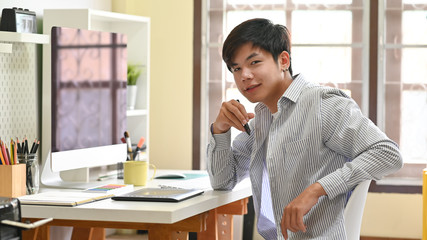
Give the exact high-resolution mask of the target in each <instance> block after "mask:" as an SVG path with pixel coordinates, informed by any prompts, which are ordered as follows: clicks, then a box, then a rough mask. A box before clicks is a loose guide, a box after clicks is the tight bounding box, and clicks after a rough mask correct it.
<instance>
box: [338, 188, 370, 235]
mask: <svg viewBox="0 0 427 240" xmlns="http://www.w3.org/2000/svg"><path fill="white" fill-rule="evenodd" d="M370 184H371V180H366V181H363V182H361V183H359V185H357V186H356V187H355V188H354V190H353V193H352V194H351V196H350V198H349V200H348V202H347V205H346V206H345V209H344V221H345V231H346V232H347V239H348V240H359V239H360V228H361V225H362V216H363V209H364V208H365V202H366V196H367V195H368V189H369V185H370Z"/></svg>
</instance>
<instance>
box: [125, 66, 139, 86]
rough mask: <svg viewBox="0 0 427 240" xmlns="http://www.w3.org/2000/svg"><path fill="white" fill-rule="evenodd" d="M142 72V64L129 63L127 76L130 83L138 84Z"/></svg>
mask: <svg viewBox="0 0 427 240" xmlns="http://www.w3.org/2000/svg"><path fill="white" fill-rule="evenodd" d="M141 72H142V68H141V65H136V64H129V65H128V76H127V83H128V85H136V82H137V80H138V77H139V75H140V74H141Z"/></svg>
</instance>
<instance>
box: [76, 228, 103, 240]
mask: <svg viewBox="0 0 427 240" xmlns="http://www.w3.org/2000/svg"><path fill="white" fill-rule="evenodd" d="M81 239H87V240H104V239H105V230H104V228H85V227H74V228H73V234H72V236H71V240H81Z"/></svg>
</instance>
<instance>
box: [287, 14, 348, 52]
mask: <svg viewBox="0 0 427 240" xmlns="http://www.w3.org/2000/svg"><path fill="white" fill-rule="evenodd" d="M351 15H352V14H351V11H330V10H328V11H319V10H318V11H311V10H298V11H293V12H292V42H293V43H294V44H295V43H298V44H301V43H351V42H352V34H351V33H352V17H351ZM337 19H339V21H337Z"/></svg>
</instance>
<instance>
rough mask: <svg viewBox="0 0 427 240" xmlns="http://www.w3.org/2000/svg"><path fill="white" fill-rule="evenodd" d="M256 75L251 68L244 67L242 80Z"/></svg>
mask: <svg viewBox="0 0 427 240" xmlns="http://www.w3.org/2000/svg"><path fill="white" fill-rule="evenodd" d="M253 77H254V75H253V74H252V71H251V70H250V69H249V68H242V80H250V79H252V78H253Z"/></svg>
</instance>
